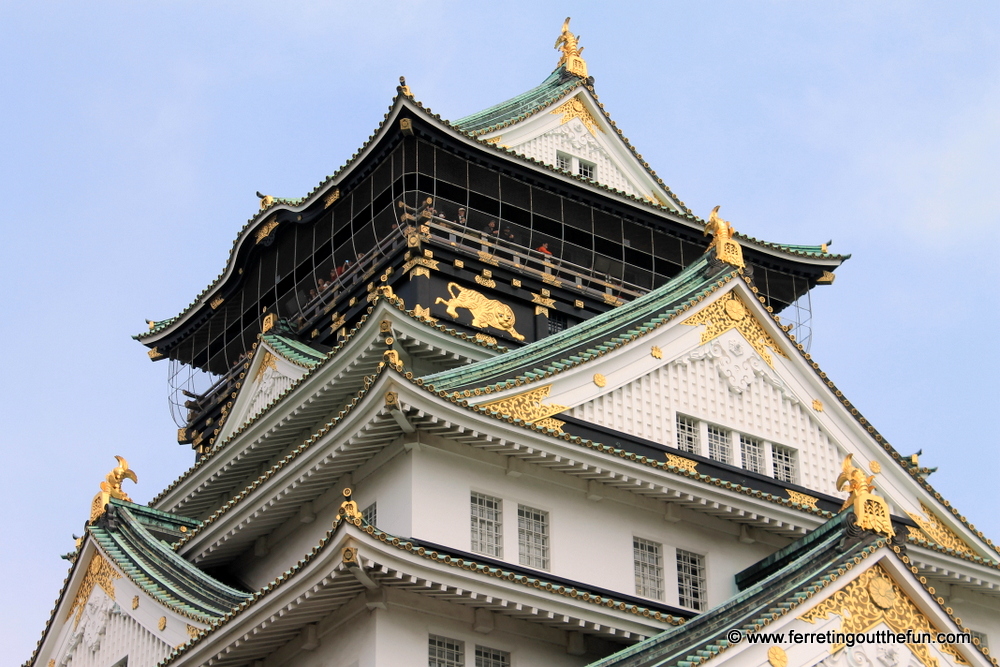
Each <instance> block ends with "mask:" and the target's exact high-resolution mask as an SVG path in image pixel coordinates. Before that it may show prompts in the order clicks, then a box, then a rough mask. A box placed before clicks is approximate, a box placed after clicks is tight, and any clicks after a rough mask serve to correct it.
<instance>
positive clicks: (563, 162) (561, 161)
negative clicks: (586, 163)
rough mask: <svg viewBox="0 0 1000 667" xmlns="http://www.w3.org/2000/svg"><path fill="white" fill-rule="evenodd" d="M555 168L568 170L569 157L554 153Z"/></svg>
mask: <svg viewBox="0 0 1000 667" xmlns="http://www.w3.org/2000/svg"><path fill="white" fill-rule="evenodd" d="M556 168H557V169H565V170H566V171H569V170H570V161H569V156H568V155H565V154H563V153H556Z"/></svg>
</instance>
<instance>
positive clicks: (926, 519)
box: [907, 503, 976, 556]
mask: <svg viewBox="0 0 1000 667" xmlns="http://www.w3.org/2000/svg"><path fill="white" fill-rule="evenodd" d="M920 509H921V510H923V513H924V516H920V515H919V514H917V513H915V512H907V514H909V515H910V518H911V519H913V520H914V521H915V522H916V523H917V525H918V526H920V529H921V530H922V531H923V532H924V533H925V536H924V537H923V538H922V539H927V538H929V539H927V541H928V542H936V543H937V544H939V545H941V546H942V547H944V548H945V549H954V550H955V551H958V552H961V553H964V554H968V555H970V556H975V555H976V552H975V551H973V550H972V547H970V546H969V545H968V544H967V543H966V542H965V540H963V539H962V538H961V537H959V536H958V535H956V534H955V532H954V531H953V530H952V529H951V528H949V527H948V526H946V525H945V524H944V523H943V522H942V521H941V519H939V518H937V516H936V515H935V514H934V512H932V511H931V509H930V508H929V507H927V505H925V504H923V503H920ZM911 534H913V533H912V528H911Z"/></svg>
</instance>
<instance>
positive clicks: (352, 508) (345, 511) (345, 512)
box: [337, 488, 361, 526]
mask: <svg viewBox="0 0 1000 667" xmlns="http://www.w3.org/2000/svg"><path fill="white" fill-rule="evenodd" d="M337 518H338V519H341V518H343V519H346V520H347V521H350V522H351V523H353V524H354V525H355V526H360V525H361V512H360V511H359V510H358V504H357V503H356V502H354V501H353V500H351V489H350V488H346V489H344V502H342V503H340V511H339V512H337Z"/></svg>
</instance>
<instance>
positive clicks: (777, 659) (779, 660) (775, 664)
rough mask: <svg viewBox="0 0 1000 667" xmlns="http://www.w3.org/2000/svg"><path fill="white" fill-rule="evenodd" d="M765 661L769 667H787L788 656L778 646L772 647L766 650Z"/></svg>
mask: <svg viewBox="0 0 1000 667" xmlns="http://www.w3.org/2000/svg"><path fill="white" fill-rule="evenodd" d="M767 661H768V662H769V663H771V667H788V654H787V653H785V649H783V648H781V647H780V646H772V647H771V648H769V649H767Z"/></svg>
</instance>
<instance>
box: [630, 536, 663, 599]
mask: <svg viewBox="0 0 1000 667" xmlns="http://www.w3.org/2000/svg"><path fill="white" fill-rule="evenodd" d="M662 552H663V547H662V546H660V545H659V544H657V543H656V542H650V541H649V540H644V539H642V538H640V537H633V538H632V553H633V555H634V557H635V592H636V595H641V596H643V597H646V598H655V599H657V600H662V599H663V559H662V557H661V553H662Z"/></svg>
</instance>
